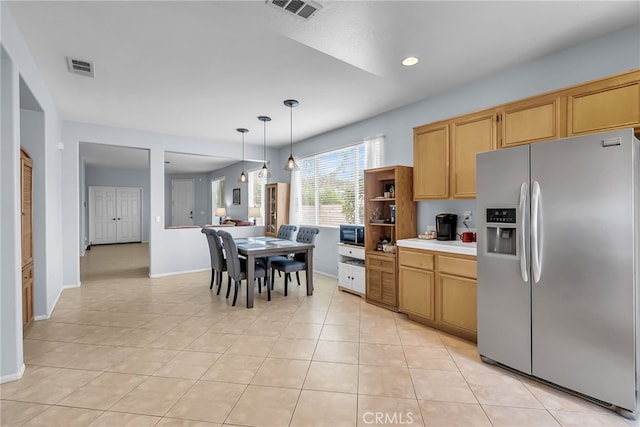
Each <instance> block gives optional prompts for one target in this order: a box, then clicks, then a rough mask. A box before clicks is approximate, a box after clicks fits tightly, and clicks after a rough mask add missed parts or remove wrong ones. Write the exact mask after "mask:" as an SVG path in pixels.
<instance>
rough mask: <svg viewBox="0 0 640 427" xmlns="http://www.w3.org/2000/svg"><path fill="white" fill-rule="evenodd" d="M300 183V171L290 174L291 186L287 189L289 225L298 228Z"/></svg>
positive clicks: (300, 197)
mask: <svg viewBox="0 0 640 427" xmlns="http://www.w3.org/2000/svg"><path fill="white" fill-rule="evenodd" d="M301 184H302V183H301V182H300V171H292V172H291V186H290V187H289V192H290V194H289V198H290V200H289V224H293V225H297V226H300V224H301V222H302V218H300V212H301V211H302V185H301Z"/></svg>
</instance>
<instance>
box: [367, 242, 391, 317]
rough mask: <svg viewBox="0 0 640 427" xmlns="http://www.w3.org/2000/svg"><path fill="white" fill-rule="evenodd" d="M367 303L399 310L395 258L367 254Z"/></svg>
mask: <svg viewBox="0 0 640 427" xmlns="http://www.w3.org/2000/svg"><path fill="white" fill-rule="evenodd" d="M366 265H367V280H366V281H367V301H368V302H371V303H373V304H376V305H380V306H382V307H385V308H389V309H391V310H396V311H397V310H398V295H397V293H396V259H395V256H384V255H372V254H371V253H367V256H366Z"/></svg>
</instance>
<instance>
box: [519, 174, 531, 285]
mask: <svg viewBox="0 0 640 427" xmlns="http://www.w3.org/2000/svg"><path fill="white" fill-rule="evenodd" d="M526 206H527V183H526V182H523V183H522V185H521V186H520V274H522V280H523V281H524V282H525V283H526V282H528V281H529V269H528V268H527V239H526V232H527V229H526V227H525V221H526V219H527V212H526Z"/></svg>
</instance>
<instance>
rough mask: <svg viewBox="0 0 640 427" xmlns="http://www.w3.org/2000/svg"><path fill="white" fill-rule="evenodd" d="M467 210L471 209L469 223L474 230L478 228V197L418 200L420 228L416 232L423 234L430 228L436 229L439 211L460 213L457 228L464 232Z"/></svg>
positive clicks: (458, 230)
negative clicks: (430, 200) (463, 221)
mask: <svg viewBox="0 0 640 427" xmlns="http://www.w3.org/2000/svg"><path fill="white" fill-rule="evenodd" d="M465 211H471V220H470V221H468V225H469V228H470V229H471V230H472V231H474V230H475V228H476V199H470V200H434V201H432V202H418V229H417V230H416V232H417V234H422V233H424V232H425V231H426V230H428V229H429V230H435V227H436V215H437V214H439V213H452V214H456V215H458V224H457V227H456V228H457V232H458V233H462V232H463V231H465V227H464V225H463V224H462V220H463V219H464V212H465Z"/></svg>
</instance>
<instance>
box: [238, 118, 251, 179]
mask: <svg viewBox="0 0 640 427" xmlns="http://www.w3.org/2000/svg"><path fill="white" fill-rule="evenodd" d="M236 130H237V131H238V132H240V133H241V134H242V173H241V174H240V178H238V182H247V174H245V173H244V134H245V133H247V132H249V129H245V128H238V129H236Z"/></svg>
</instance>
